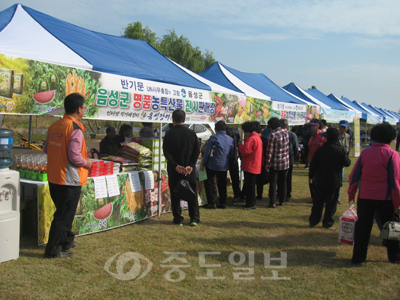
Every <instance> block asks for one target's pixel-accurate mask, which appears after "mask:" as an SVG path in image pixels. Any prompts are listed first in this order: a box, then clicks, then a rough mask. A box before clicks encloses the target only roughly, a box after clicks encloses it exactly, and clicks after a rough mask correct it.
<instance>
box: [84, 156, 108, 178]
mask: <svg viewBox="0 0 400 300" xmlns="http://www.w3.org/2000/svg"><path fill="white" fill-rule="evenodd" d="M112 174H114V162H112V161H104V160H101V159H92V168H91V169H90V170H89V177H97V176H104V175H112Z"/></svg>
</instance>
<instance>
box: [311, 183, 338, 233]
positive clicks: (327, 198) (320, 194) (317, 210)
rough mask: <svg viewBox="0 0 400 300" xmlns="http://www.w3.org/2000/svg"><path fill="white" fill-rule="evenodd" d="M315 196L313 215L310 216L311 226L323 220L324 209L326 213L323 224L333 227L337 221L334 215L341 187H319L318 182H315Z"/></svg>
mask: <svg viewBox="0 0 400 300" xmlns="http://www.w3.org/2000/svg"><path fill="white" fill-rule="evenodd" d="M314 185H315V198H314V201H313V206H312V208H311V215H310V217H309V218H308V220H309V222H310V226H315V225H317V224H318V223H319V222H320V221H321V217H322V211H323V210H324V204H325V213H324V218H323V220H322V226H324V227H327V228H328V227H331V226H332V225H333V223H335V221H334V220H333V216H334V215H335V213H336V207H337V197H338V194H339V189H340V188H324V187H319V186H318V183H315V184H314Z"/></svg>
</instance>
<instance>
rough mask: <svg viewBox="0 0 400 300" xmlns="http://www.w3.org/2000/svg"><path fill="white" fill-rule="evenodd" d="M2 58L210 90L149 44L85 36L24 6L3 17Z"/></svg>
mask: <svg viewBox="0 0 400 300" xmlns="http://www.w3.org/2000/svg"><path fill="white" fill-rule="evenodd" d="M0 52H1V53H3V54H6V55H13V56H18V57H22V58H28V59H32V60H38V61H44V62H49V63H54V64H59V65H66V66H71V67H76V68H80V69H87V70H93V71H98V72H105V73H110V74H116V75H122V76H128V77H134V78H140V79H146V80H151V81H157V82H163V83H169V84H176V85H182V86H186V87H192V88H197V89H202V90H211V88H210V87H209V86H208V85H206V84H204V83H202V82H200V81H198V80H197V79H195V78H193V77H192V76H190V75H188V74H187V73H186V72H184V71H183V70H182V69H180V68H179V67H177V66H175V65H174V64H173V63H172V62H171V61H169V60H168V59H167V58H166V57H165V56H164V55H162V54H161V53H159V52H158V51H157V50H156V49H154V48H153V47H152V46H151V45H150V44H149V43H148V42H146V41H141V40H135V39H129V38H123V37H118V36H112V35H107V34H103V33H98V32H94V31H91V30H87V29H84V28H81V27H78V26H75V25H73V24H70V23H67V22H64V21H61V20H59V19H56V18H54V17H51V16H49V15H46V14H43V13H41V12H39V11H36V10H34V9H31V8H29V7H27V6H24V5H21V4H15V5H13V6H11V7H9V8H8V9H6V10H3V11H1V12H0Z"/></svg>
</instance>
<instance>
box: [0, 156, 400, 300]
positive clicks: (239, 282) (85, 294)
mask: <svg viewBox="0 0 400 300" xmlns="http://www.w3.org/2000/svg"><path fill="white" fill-rule="evenodd" d="M354 162H355V159H353V164H354ZM351 168H352V167H349V168H347V169H346V179H348V174H349V173H350V171H351ZM293 181H294V182H293V185H294V191H293V193H292V195H293V200H292V202H290V203H288V204H287V205H286V206H284V207H277V208H276V209H268V208H266V205H267V201H268V200H267V198H266V197H265V198H264V199H263V202H262V204H261V205H258V206H257V209H256V210H253V211H244V210H242V209H241V207H240V205H239V204H235V205H233V204H232V200H231V198H229V199H228V204H229V207H228V209H226V210H206V209H201V210H200V216H201V223H200V224H199V225H198V226H197V227H190V226H188V222H189V220H188V218H185V222H184V223H185V226H183V227H179V226H176V225H173V224H172V216H171V214H165V215H162V216H161V217H154V218H151V219H149V220H145V221H143V222H140V223H137V224H133V225H129V226H124V227H121V228H117V229H114V230H110V231H106V232H102V233H97V234H92V235H87V236H82V237H78V238H76V241H77V242H78V243H79V245H78V247H77V248H76V249H74V250H73V252H74V254H75V256H74V257H73V258H66V259H45V258H44V257H43V253H44V247H38V246H37V245H36V243H37V239H36V238H35V237H30V236H22V238H21V251H20V258H19V259H18V260H15V261H9V262H5V263H2V264H0V280H1V282H2V284H1V286H0V299H72V298H73V299H399V298H400V285H399V282H400V272H399V265H394V264H391V263H389V262H388V261H387V257H386V249H385V248H384V247H382V245H381V240H380V239H379V232H378V228H377V226H376V225H374V228H373V233H372V236H371V241H370V246H369V250H368V261H367V263H365V264H363V265H361V266H353V265H352V264H351V262H350V258H351V255H352V247H351V246H348V245H343V244H340V243H339V242H338V229H336V230H326V229H323V228H322V227H321V226H320V225H319V226H317V227H316V228H312V229H310V228H309V227H308V216H309V213H310V209H311V204H310V203H309V200H310V197H309V190H308V183H307V171H306V170H304V169H303V165H300V166H299V167H295V169H294V179H293ZM347 186H348V184H347V183H346V184H345V186H344V187H343V188H342V203H343V204H342V205H338V211H337V213H336V216H335V217H336V218H335V222H336V223H335V226H336V228H338V220H339V216H340V215H341V214H342V213H343V212H344V211H345V210H346V209H347V207H348V205H347V199H346V198H347V193H346V190H347ZM228 191H229V196H232V191H231V189H228ZM266 195H267V187H266V189H265V191H264V196H266ZM184 216H187V211H185V212H184ZM129 252H135V253H138V254H140V255H142V256H144V257H145V258H147V261H146V259H145V258H142V259H140V260H137V261H135V260H133V259H129V258H133V254H132V253H129ZM165 252H175V253H176V252H185V254H181V255H179V256H178V259H180V260H178V259H173V260H172V261H166V260H168V258H170V256H171V255H170V254H166V253H165ZM201 252H207V254H206V255H205V264H206V265H208V267H207V266H206V267H204V266H200V263H199V257H201V255H202V254H201ZM280 252H284V253H286V254H287V267H282V268H277V267H279V266H281V264H280V261H270V262H271V265H270V266H268V264H267V265H266V266H265V265H264V264H265V263H268V261H269V260H268V259H265V257H264V253H266V254H270V256H271V258H278V257H280ZM122 254H124V255H122ZM176 254H177V253H176ZM115 255H117V256H116V257H115V259H114V260H113V261H109V260H110V258H112V257H113V256H115ZM249 257H250V258H251V257H254V259H250V263H249ZM118 258H119V259H118ZM124 258H125V260H124ZM107 261H109V267H107V268H106V269H107V270H108V272H107V271H106V270H105V264H106V263H107ZM139 262H140V263H139ZM150 264H152V267H151V266H150ZM162 265H168V266H169V267H162ZM171 265H186V267H183V268H180V270H181V272H182V273H181V277H179V276H180V274H179V273H178V272H177V271H176V272H172V274H170V275H169V273H168V272H169V271H170V270H171V269H172V267H171ZM210 265H211V266H210ZM133 266H135V267H140V269H139V268H134V267H133ZM146 267H147V268H150V267H151V269H150V271H149V273H148V274H147V275H145V276H144V277H143V278H140V279H136V280H133V279H130V278H133V277H140V276H141V275H143V272H144V271H145V269H146ZM207 269H208V271H207ZM118 271H119V275H118ZM207 272H209V273H208V275H209V277H212V276H214V277H217V278H214V279H201V278H204V277H207ZM109 273H111V274H114V275H115V276H117V277H118V276H119V278H125V279H130V280H122V279H117V278H114V277H113V276H112V275H110V274H109ZM239 273H240V274H239ZM273 275H275V276H277V277H279V278H280V280H276V278H273ZM199 277H200V278H199ZM238 277H239V278H241V279H238ZM262 277H264V279H263V278H262ZM288 277H290V279H288ZM243 278H244V279H243ZM180 279H182V280H181V281H179V280H180ZM174 281H176V282H174Z"/></svg>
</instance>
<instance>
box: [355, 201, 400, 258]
mask: <svg viewBox="0 0 400 300" xmlns="http://www.w3.org/2000/svg"><path fill="white" fill-rule="evenodd" d="M393 211H394V209H393V203H392V201H391V200H385V201H384V200H369V199H358V201H357V215H358V220H357V223H356V226H355V231H354V247H353V258H352V261H353V262H354V263H360V262H363V261H365V260H366V258H367V251H368V243H369V238H370V236H371V229H372V224H373V222H374V214H375V212H378V214H379V217H380V219H381V222H382V224H385V223H386V222H387V221H390V220H392V217H393ZM387 255H388V259H389V261H391V262H395V261H400V248H399V242H397V241H390V240H388V241H387Z"/></svg>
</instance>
